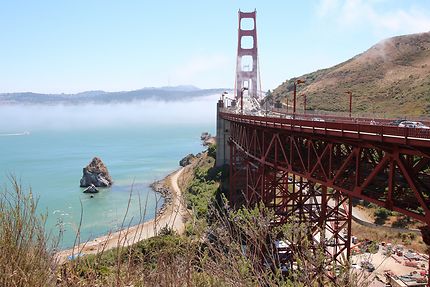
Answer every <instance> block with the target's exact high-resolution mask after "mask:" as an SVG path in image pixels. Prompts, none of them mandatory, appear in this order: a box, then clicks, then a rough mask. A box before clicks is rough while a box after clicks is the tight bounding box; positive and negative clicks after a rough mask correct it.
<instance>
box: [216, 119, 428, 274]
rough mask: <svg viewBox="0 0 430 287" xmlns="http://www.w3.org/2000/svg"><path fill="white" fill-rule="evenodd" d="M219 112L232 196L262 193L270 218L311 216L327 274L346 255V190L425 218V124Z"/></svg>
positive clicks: (253, 197) (248, 198)
mask: <svg viewBox="0 0 430 287" xmlns="http://www.w3.org/2000/svg"><path fill="white" fill-rule="evenodd" d="M221 117H222V118H223V119H225V120H228V121H229V123H230V131H229V132H230V188H229V189H230V200H231V201H232V202H233V203H234V204H254V203H256V202H259V201H263V202H264V203H265V204H266V206H268V207H270V208H272V209H273V211H274V214H275V218H274V219H273V222H274V223H284V222H286V221H287V220H288V219H291V218H297V219H298V221H299V222H302V223H307V224H311V232H312V234H311V236H310V237H309V236H308V237H309V238H312V240H313V241H314V243H315V246H322V247H323V249H324V251H325V253H326V255H327V256H326V259H325V260H326V261H325V264H324V266H325V267H324V270H325V272H327V274H328V275H329V277H331V278H333V277H335V272H334V270H335V268H336V266H338V265H339V264H341V265H343V264H344V263H345V260H348V259H349V255H350V237H351V212H352V211H351V210H352V208H351V201H350V198H351V197H354V198H359V199H364V200H367V201H369V202H372V203H375V204H377V205H379V206H383V207H386V208H388V209H391V210H395V211H397V212H400V213H403V214H405V215H408V216H410V217H413V218H415V219H418V220H420V221H422V222H424V223H426V224H427V226H428V225H429V224H430V210H429V209H430V141H429V140H428V138H427V134H428V132H427V131H424V132H422V131H421V132H420V131H418V129H417V130H414V131H411V129H399V128H397V127H393V128H390V127H379V126H370V125H369V126H360V125H356V124H338V125H336V123H326V122H312V121H309V120H299V119H280V118H267V117H266V118H263V117H255V116H246V115H237V114H228V113H221ZM384 129H385V130H384ZM426 132H427V134H426ZM411 134H412V136H411ZM429 138H430V137H429ZM425 231H428V228H426V230H425ZM423 235H426V232H423ZM423 238H424V241H425V242H426V243H427V244H429V243H430V242H428V238H426V236H424V237H423ZM300 240H301V239H300V238H297V241H296V242H293V243H292V244H293V245H296V244H299V243H300ZM294 241H295V240H294ZM316 267H317V266H316ZM319 270H320V271H321V268H320V269H319Z"/></svg>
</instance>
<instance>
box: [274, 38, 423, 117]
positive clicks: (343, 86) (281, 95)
mask: <svg viewBox="0 0 430 287" xmlns="http://www.w3.org/2000/svg"><path fill="white" fill-rule="evenodd" d="M429 74H430V32H428V33H421V34H412V35H404V36H398V37H393V38H389V39H386V40H383V41H381V42H379V43H377V44H376V45H374V46H373V47H371V48H370V49H368V50H367V51H365V52H364V53H362V54H359V55H357V56H355V57H354V58H352V59H350V60H348V61H345V62H343V63H340V64H338V65H336V66H334V67H331V68H328V69H323V70H318V71H315V72H312V73H309V74H305V75H302V76H300V77H297V78H292V79H289V80H287V81H285V82H284V83H282V84H281V85H280V86H279V87H277V88H276V89H275V90H274V91H273V96H274V98H275V99H279V100H281V102H284V103H286V101H287V99H286V97H289V99H290V102H289V103H290V105H291V99H292V94H293V85H294V81H295V80H297V79H302V80H305V81H306V82H305V83H304V84H300V85H299V86H298V95H300V94H306V95H307V109H310V110H327V111H348V109H349V97H348V95H347V94H346V92H347V91H351V92H352V93H353V112H354V113H385V114H389V115H393V116H400V115H409V116H421V115H426V116H429V115H430V77H429ZM297 105H298V107H299V108H298V110H300V109H302V105H303V100H302V99H298V101H297Z"/></svg>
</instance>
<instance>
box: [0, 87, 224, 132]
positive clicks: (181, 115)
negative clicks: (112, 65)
mask: <svg viewBox="0 0 430 287" xmlns="http://www.w3.org/2000/svg"><path fill="white" fill-rule="evenodd" d="M218 98H219V95H212V96H206V97H201V98H193V99H190V100H184V101H172V102H165V101H156V100H145V101H135V102H129V103H110V104H78V105H4V106H0V133H12V132H15V133H16V132H23V131H32V130H44V129H51V130H52V129H62V130H66V129H94V128H109V127H122V126H123V127H130V126H136V127H139V126H145V125H148V124H150V125H157V124H158V125H176V124H187V123H203V124H204V123H208V124H211V123H213V124H215V119H216V102H217V100H218Z"/></svg>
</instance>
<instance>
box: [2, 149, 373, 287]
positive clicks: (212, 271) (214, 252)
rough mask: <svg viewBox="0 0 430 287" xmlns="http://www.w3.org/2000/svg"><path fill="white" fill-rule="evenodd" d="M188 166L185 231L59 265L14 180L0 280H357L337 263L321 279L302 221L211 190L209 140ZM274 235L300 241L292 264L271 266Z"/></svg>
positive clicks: (217, 173) (7, 200) (214, 175)
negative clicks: (277, 217) (278, 222)
mask: <svg viewBox="0 0 430 287" xmlns="http://www.w3.org/2000/svg"><path fill="white" fill-rule="evenodd" d="M192 170H193V176H192V178H191V179H190V180H189V182H187V188H186V192H185V196H186V200H187V205H188V207H189V208H190V209H191V210H193V211H194V216H193V218H192V219H191V220H190V221H189V223H188V226H187V231H186V232H185V234H176V233H175V232H174V231H173V230H172V229H170V228H169V227H168V226H166V227H164V228H162V229H161V231H160V232H159V234H158V236H156V237H153V238H150V239H147V240H144V241H141V242H139V243H137V244H134V245H132V246H129V247H119V248H116V249H113V250H109V251H104V252H102V253H99V254H96V255H86V256H82V257H78V258H77V259H75V260H71V261H68V262H66V263H65V264H61V265H60V264H58V263H57V261H56V260H55V248H53V247H55V244H54V246H53V247H49V246H48V242H54V243H55V242H56V241H55V240H52V239H50V238H46V237H45V230H44V219H45V217H43V216H42V217H40V216H39V215H37V214H36V201H35V199H34V198H33V197H32V196H31V193H29V194H26V193H25V192H23V190H22V188H21V187H20V186H19V185H18V184H17V183H16V182H14V184H13V186H12V190H9V189H6V190H5V192H4V193H2V195H3V196H2V199H1V201H0V208H1V210H0V211H1V212H0V236H1V238H0V240H1V242H0V243H1V245H0V247H1V254H0V260H1V261H0V263H1V267H0V268H1V270H0V280H1V281H0V283H1V286H5V287H7V286H320V285H321V284H324V285H326V286H358V283H357V281H358V278H357V276H356V274H352V273H349V271H347V270H337V275H338V282H337V284H336V285H335V284H334V283H332V282H330V281H327V277H326V276H325V275H324V274H325V273H326V272H328V271H327V270H326V269H325V264H324V256H323V254H322V251H321V250H318V248H317V249H316V250H315V249H312V248H310V245H309V244H310V243H309V242H308V236H307V234H308V232H309V231H308V230H307V227H306V226H302V225H300V226H299V225H297V224H295V223H294V221H292V222H290V223H288V224H286V225H283V226H278V227H276V228H273V227H271V226H270V218H271V216H272V215H271V213H270V211H269V210H267V209H266V208H264V206H257V207H255V208H254V209H239V210H233V209H231V208H230V207H229V206H228V204H226V201H225V199H224V198H225V197H224V196H223V194H222V192H221V191H220V189H219V179H220V178H222V177H223V176H225V173H224V172H223V171H222V170H220V169H216V168H214V147H210V148H209V151H208V152H207V153H205V154H203V155H202V156H200V157H199V158H197V159H196V161H195V162H194V163H193V169H192ZM279 239H282V240H285V241H289V242H300V244H301V246H302V249H301V250H295V261H296V262H297V265H295V267H294V268H289V269H283V270H281V269H280V268H279V267H280V266H279V262H280V258H279V255H278V253H277V252H276V247H275V244H274V243H275V241H276V240H279ZM306 246H309V248H307V247H306ZM361 282H362V284H365V283H364V281H361ZM363 286H365V285H363Z"/></svg>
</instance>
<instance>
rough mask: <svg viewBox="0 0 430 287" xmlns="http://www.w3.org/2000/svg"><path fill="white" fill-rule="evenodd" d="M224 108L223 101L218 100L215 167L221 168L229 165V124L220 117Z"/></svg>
mask: <svg viewBox="0 0 430 287" xmlns="http://www.w3.org/2000/svg"><path fill="white" fill-rule="evenodd" d="M223 108H224V101H222V100H219V101H218V103H217V113H216V114H217V116H216V144H217V149H216V166H217V167H222V166H224V165H226V164H229V163H230V146H229V144H228V138H229V137H230V122H229V121H226V120H224V119H223V118H221V116H220V112H221V111H222V109H223Z"/></svg>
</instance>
